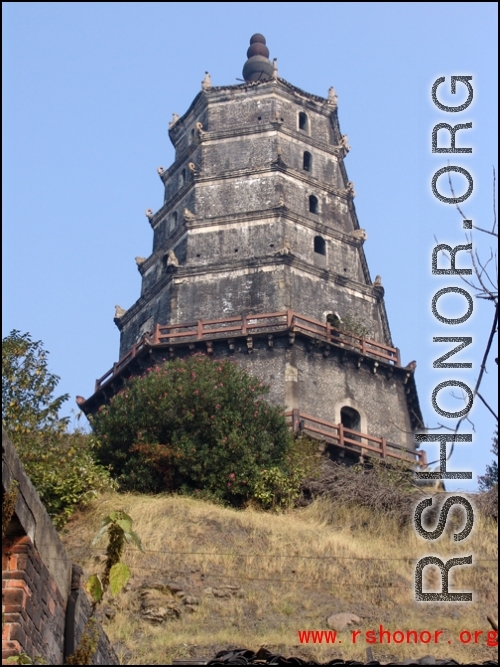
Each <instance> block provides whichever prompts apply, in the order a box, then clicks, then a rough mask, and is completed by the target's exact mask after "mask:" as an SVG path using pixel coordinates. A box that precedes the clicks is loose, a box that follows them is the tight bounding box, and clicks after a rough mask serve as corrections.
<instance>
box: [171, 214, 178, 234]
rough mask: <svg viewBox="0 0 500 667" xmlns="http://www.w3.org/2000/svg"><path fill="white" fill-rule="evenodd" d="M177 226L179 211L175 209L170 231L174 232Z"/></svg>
mask: <svg viewBox="0 0 500 667" xmlns="http://www.w3.org/2000/svg"><path fill="white" fill-rule="evenodd" d="M176 227H177V213H176V212H175V211H174V212H173V213H172V218H171V220H170V231H171V232H173V231H174V229H176Z"/></svg>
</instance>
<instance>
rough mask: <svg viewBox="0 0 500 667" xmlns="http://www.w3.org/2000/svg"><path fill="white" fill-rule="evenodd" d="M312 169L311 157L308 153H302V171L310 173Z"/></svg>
mask: <svg viewBox="0 0 500 667" xmlns="http://www.w3.org/2000/svg"><path fill="white" fill-rule="evenodd" d="M311 167H312V155H311V153H309V151H304V158H303V160H302V169H304V171H311Z"/></svg>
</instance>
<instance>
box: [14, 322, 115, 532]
mask: <svg viewBox="0 0 500 667" xmlns="http://www.w3.org/2000/svg"><path fill="white" fill-rule="evenodd" d="M47 356H48V352H47V351H46V350H44V348H43V343H42V342H41V341H36V342H35V341H33V340H32V339H31V336H30V334H29V333H25V334H21V333H20V332H19V331H16V330H14V331H11V333H10V334H9V335H8V336H6V337H5V338H4V339H3V340H2V426H3V427H4V428H5V430H6V431H7V433H8V434H9V436H10V438H11V440H12V442H13V444H14V445H15V447H16V450H17V453H18V455H19V458H20V459H21V462H22V463H23V465H24V468H25V470H26V473H27V474H28V476H29V477H30V479H31V481H32V482H33V485H34V486H35V488H36V490H37V491H38V493H39V495H40V498H41V500H42V502H43V503H44V505H45V508H46V509H47V511H48V513H49V514H50V515H51V517H52V519H53V521H54V523H55V524H56V525H58V526H61V525H63V524H64V523H65V522H66V521H67V519H68V518H69V516H70V515H71V514H72V513H73V512H74V510H75V509H76V507H77V506H78V505H81V504H84V503H85V502H86V501H87V500H88V499H89V498H91V497H92V496H93V495H94V494H95V492H96V491H97V490H99V489H101V488H103V487H109V486H110V485H111V486H112V484H113V483H112V481H111V478H110V476H109V472H108V471H107V470H106V469H105V468H103V467H102V466H100V465H98V464H97V463H96V461H95V459H94V457H93V440H92V438H91V436H89V435H86V434H84V433H80V432H76V433H68V432H67V426H68V421H69V420H68V418H66V417H59V410H60V408H61V405H62V404H63V403H64V401H66V400H67V398H68V396H67V394H65V395H63V396H59V397H58V398H54V390H55V388H56V387H57V384H58V383H59V378H58V377H57V375H54V374H52V373H50V372H49V369H48V364H47Z"/></svg>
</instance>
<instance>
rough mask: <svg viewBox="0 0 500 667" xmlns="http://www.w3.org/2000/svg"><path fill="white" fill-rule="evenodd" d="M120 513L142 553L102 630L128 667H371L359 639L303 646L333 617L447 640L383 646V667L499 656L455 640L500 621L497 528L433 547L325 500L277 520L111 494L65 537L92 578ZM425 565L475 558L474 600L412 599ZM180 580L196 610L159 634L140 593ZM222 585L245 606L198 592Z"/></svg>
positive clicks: (464, 581) (183, 501)
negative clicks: (238, 656)
mask: <svg viewBox="0 0 500 667" xmlns="http://www.w3.org/2000/svg"><path fill="white" fill-rule="evenodd" d="M114 509H124V510H125V511H127V512H128V513H129V514H130V515H131V516H132V517H133V519H134V521H135V523H136V529H137V531H138V533H139V534H140V536H141V538H142V541H143V544H144V547H145V549H146V551H147V553H146V554H141V553H140V552H138V551H134V550H132V549H131V548H129V549H127V552H126V554H125V557H124V560H125V562H127V564H128V565H129V566H130V567H131V569H132V580H131V584H130V585H129V587H128V590H126V591H125V592H124V593H122V594H120V595H119V596H118V597H117V598H116V600H113V601H109V600H108V601H107V602H105V605H106V604H107V605H110V604H112V605H113V606H114V608H115V610H116V615H115V617H114V619H113V620H112V621H109V622H107V623H106V625H105V629H106V632H107V633H108V635H109V636H110V638H111V640H112V641H113V642H114V643H115V645H116V648H117V651H118V653H119V654H120V655H121V657H122V662H123V664H168V662H170V661H171V660H172V658H175V657H187V656H190V655H191V656H198V657H202V656H206V657H213V656H214V654H215V652H216V651H217V650H221V649H224V648H227V647H245V648H250V649H252V650H257V649H258V648H259V647H260V646H266V647H268V648H271V649H272V650H273V651H276V652H281V653H284V654H288V655H301V656H303V657H310V658H314V659H316V660H320V661H326V660H330V659H332V658H334V657H339V658H344V659H358V660H364V659H365V648H366V646H367V645H366V644H365V643H364V640H358V643H357V644H356V645H352V643H351V641H350V637H351V635H350V632H344V633H342V634H341V636H340V639H342V644H341V645H335V646H332V645H329V646H328V645H311V644H310V645H308V646H307V647H306V646H305V645H303V646H300V644H299V640H298V636H297V630H302V629H318V630H321V629H326V618H327V616H329V615H330V614H333V613H337V612H352V613H355V614H357V615H358V616H359V617H361V619H362V622H361V624H360V628H359V629H361V630H363V631H364V630H367V629H370V628H378V626H379V625H380V624H381V623H382V624H383V625H384V627H385V628H388V629H390V630H392V631H394V630H396V629H401V630H408V629H412V630H413V629H416V630H420V629H421V630H423V629H425V630H430V631H432V632H433V631H434V630H436V629H441V630H444V631H445V634H444V635H443V637H442V639H441V643H440V644H438V645H434V644H428V645H418V646H415V645H406V644H400V645H395V644H393V643H391V644H390V645H387V644H383V645H378V644H375V645H373V647H372V648H373V653H374V657H375V659H378V660H380V661H387V660H389V659H398V660H401V659H404V658H407V657H421V656H423V655H428V654H432V655H434V656H436V657H441V658H445V657H453V658H454V659H455V660H458V661H460V662H472V661H479V660H481V661H482V660H487V659H493V658H494V656H495V652H496V649H494V648H488V647H487V646H486V645H485V644H486V642H485V641H480V643H478V644H477V645H473V644H472V645H471V644H470V645H462V644H461V643H460V642H459V641H458V635H459V633H460V632H461V631H462V630H464V629H469V630H472V631H474V630H484V631H488V630H489V629H490V628H489V624H488V622H487V620H486V615H487V614H491V613H493V614H494V615H495V614H496V612H495V609H496V606H497V593H496V590H497V585H496V581H497V577H496V572H497V563H496V562H494V559H496V558H497V528H496V524H495V523H494V522H493V521H491V520H482V521H481V518H480V517H476V525H475V527H474V530H473V532H472V534H471V535H470V537H469V538H468V539H467V540H465V541H464V542H463V543H453V542H452V541H451V540H450V535H449V533H448V535H447V536H445V535H443V537H442V538H441V539H440V540H437V541H436V542H433V543H432V544H431V543H429V542H425V541H424V540H422V539H421V538H418V537H417V535H416V534H415V532H414V531H413V530H412V529H411V528H408V527H406V528H401V527H400V524H399V522H398V521H397V520H395V519H388V518H387V516H384V515H381V514H378V515H377V514H375V513H374V512H373V511H371V510H369V509H368V508H362V507H357V508H351V509H349V508H347V507H345V506H342V505H341V504H339V503H336V504H334V505H332V501H331V500H328V499H318V500H316V501H315V502H314V503H312V504H311V505H309V506H308V507H306V508H302V509H296V510H293V511H290V512H288V513H285V514H270V513H264V512H258V511H255V510H251V509H248V510H245V511H235V510H231V509H227V508H223V507H220V506H217V505H212V504H209V503H207V502H202V501H196V500H193V499H190V498H186V497H179V496H138V495H132V494H126V495H118V494H109V495H107V496H103V497H101V498H100V499H99V501H96V502H95V503H94V504H93V505H92V506H91V507H90V508H89V509H88V510H87V511H86V512H85V513H81V514H79V515H77V516H75V518H74V519H73V520H72V521H71V522H70V524H68V526H67V527H66V529H65V531H64V533H63V539H64V541H65V544H66V546H67V548H68V550H69V552H70V554H71V556H72V558H73V560H75V561H77V562H79V563H80V564H81V565H83V567H84V569H85V574H86V575H87V576H88V575H89V574H91V573H93V572H96V571H99V569H100V568H101V567H102V553H103V552H102V549H101V550H100V551H98V550H95V549H91V548H90V543H91V541H92V538H93V536H94V535H95V533H96V532H97V530H98V528H99V525H100V522H101V518H102V517H103V516H105V515H106V514H108V513H109V512H110V511H112V510H114ZM431 554H434V555H439V556H440V557H441V558H442V559H443V560H447V559H448V558H449V557H451V556H459V555H469V554H473V558H474V564H473V566H469V567H462V568H455V571H453V570H452V572H453V574H454V577H453V576H452V587H455V586H456V587H457V589H458V590H472V591H474V601H473V602H472V603H422V602H420V603H416V602H415V601H414V591H413V586H414V584H413V570H414V565H415V559H418V558H420V557H422V556H426V555H431ZM378 559H380V560H378ZM481 559H493V560H491V561H489V560H484V561H483V560H481ZM429 569H430V572H429V574H428V575H427V583H428V584H429V586H432V585H434V590H439V589H438V588H437V585H438V577H437V576H436V572H433V570H432V568H427V570H426V572H427V571H428V570H429ZM172 580H175V581H179V582H181V583H183V585H184V586H185V587H186V590H187V591H188V593H189V594H190V595H194V596H197V597H199V598H200V599H201V603H200V605H199V606H198V607H197V609H196V612H195V613H193V614H187V613H185V614H183V615H182V616H181V618H180V619H178V620H169V621H166V622H165V623H163V624H162V625H160V626H152V625H150V624H149V623H148V622H146V621H144V620H142V619H141V617H140V614H139V609H140V600H139V593H138V588H139V587H140V585H141V584H142V583H143V582H155V581H156V582H158V581H160V582H165V581H172ZM222 584H233V585H238V586H241V590H242V597H231V598H228V599H225V598H224V599H220V598H216V597H213V596H212V595H209V594H207V593H204V590H205V589H206V588H207V587H213V588H217V587H218V586H220V585H222ZM428 590H429V589H428ZM447 640H450V642H451V645H449V644H448V643H447Z"/></svg>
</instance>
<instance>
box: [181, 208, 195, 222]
mask: <svg viewBox="0 0 500 667" xmlns="http://www.w3.org/2000/svg"><path fill="white" fill-rule="evenodd" d="M182 217H183V218H184V221H185V222H192V221H193V220H196V216H195V214H194V213H191V211H190V210H189V209H188V208H185V209H184V211H183V213H182Z"/></svg>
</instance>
